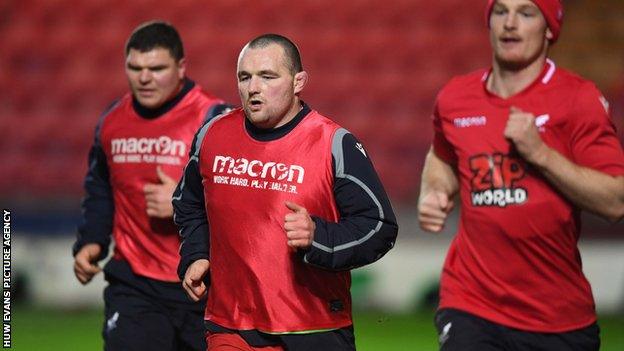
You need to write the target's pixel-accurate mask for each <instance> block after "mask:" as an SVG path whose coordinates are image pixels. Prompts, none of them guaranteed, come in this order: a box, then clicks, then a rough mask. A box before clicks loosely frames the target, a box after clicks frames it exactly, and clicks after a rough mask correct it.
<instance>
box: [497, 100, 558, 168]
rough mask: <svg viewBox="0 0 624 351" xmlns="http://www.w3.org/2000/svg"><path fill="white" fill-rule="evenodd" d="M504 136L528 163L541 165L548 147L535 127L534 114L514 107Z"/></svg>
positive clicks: (510, 112)
mask: <svg viewBox="0 0 624 351" xmlns="http://www.w3.org/2000/svg"><path fill="white" fill-rule="evenodd" d="M504 135H505V138H507V139H509V141H511V142H512V143H513V145H514V146H515V148H516V150H517V151H518V153H519V154H520V156H522V158H524V159H525V160H526V161H527V162H529V163H533V164H536V163H540V162H541V161H542V160H543V158H544V157H545V153H546V150H547V149H548V147H547V146H546V144H545V143H544V142H543V141H542V138H541V137H540V135H539V130H538V128H537V126H536V125H535V116H534V115H533V114H532V113H529V112H524V111H522V110H521V109H519V108H517V107H513V106H512V107H511V109H510V111H509V119H508V120H507V125H506V126H505V132H504Z"/></svg>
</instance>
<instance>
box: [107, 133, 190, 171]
mask: <svg viewBox="0 0 624 351" xmlns="http://www.w3.org/2000/svg"><path fill="white" fill-rule="evenodd" d="M111 154H112V156H113V162H115V163H160V164H171V165H179V164H182V159H181V158H182V157H184V156H185V155H186V144H185V143H184V141H183V140H174V139H171V138H170V137H168V136H166V135H162V136H160V137H157V138H117V139H112V140H111Z"/></svg>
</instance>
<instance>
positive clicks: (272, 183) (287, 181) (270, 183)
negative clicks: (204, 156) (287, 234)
mask: <svg viewBox="0 0 624 351" xmlns="http://www.w3.org/2000/svg"><path fill="white" fill-rule="evenodd" d="M212 171H213V173H214V176H213V182H214V183H215V184H227V185H235V186H241V187H250V188H254V189H266V190H275V191H282V192H289V193H297V185H296V184H295V183H298V184H302V183H303V178H304V176H305V169H304V168H303V167H301V166H299V165H286V164H284V163H277V162H271V161H269V162H262V161H259V160H251V161H250V160H248V159H246V158H243V157H241V158H237V159H235V158H233V157H230V156H221V155H216V156H215V158H214V162H213V165H212ZM232 175H234V176H232Z"/></svg>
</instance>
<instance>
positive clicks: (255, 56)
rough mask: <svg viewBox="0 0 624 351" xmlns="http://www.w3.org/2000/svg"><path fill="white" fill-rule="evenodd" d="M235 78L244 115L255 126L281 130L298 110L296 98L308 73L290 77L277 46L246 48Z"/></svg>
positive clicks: (239, 59)
mask: <svg viewBox="0 0 624 351" xmlns="http://www.w3.org/2000/svg"><path fill="white" fill-rule="evenodd" d="M237 77H238V93H239V95H240V98H241V104H242V106H243V109H244V110H245V115H246V116H247V118H248V119H249V121H250V122H251V123H253V124H254V125H255V126H257V127H260V128H276V127H279V126H282V125H284V124H286V123H287V122H288V121H290V120H291V119H292V118H293V117H294V116H295V115H296V114H297V112H298V111H299V110H300V108H301V106H300V104H299V99H298V98H297V96H296V94H298V93H299V92H300V91H301V90H302V89H303V85H304V84H305V79H303V80H302V78H305V77H307V73H305V72H299V73H297V74H295V75H293V73H292V72H291V71H290V69H289V65H288V61H287V59H286V55H285V52H284V49H283V48H282V47H281V46H280V45H277V44H270V45H268V46H266V47H258V48H249V47H245V48H244V49H243V51H241V54H240V56H239V58H238V67H237Z"/></svg>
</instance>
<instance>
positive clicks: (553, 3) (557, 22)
mask: <svg viewBox="0 0 624 351" xmlns="http://www.w3.org/2000/svg"><path fill="white" fill-rule="evenodd" d="M531 1H533V2H534V3H535V5H537V7H539V9H540V11H542V15H544V18H545V19H546V23H548V28H550V31H551V32H552V34H553V38H552V42H553V43H554V42H556V41H557V38H559V33H560V32H561V23H562V22H563V4H562V3H561V0H531ZM495 2H496V0H488V4H487V7H486V8H485V21H486V23H487V25H488V27H489V26H490V15H491V14H492V7H494V3H495Z"/></svg>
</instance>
